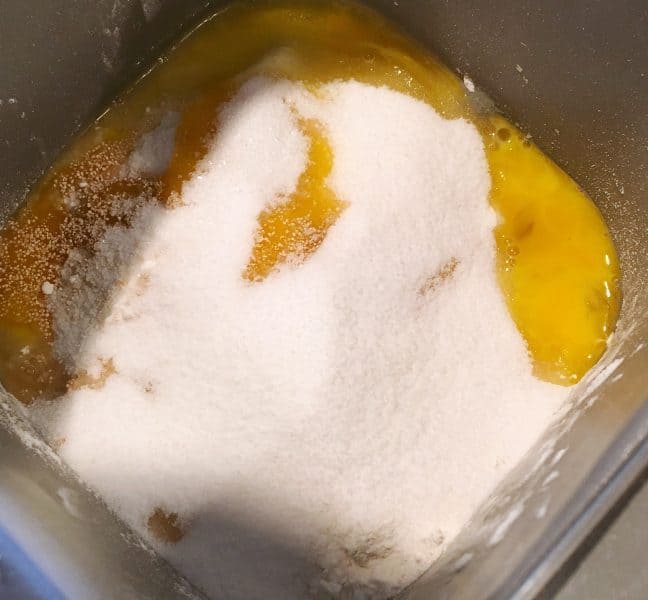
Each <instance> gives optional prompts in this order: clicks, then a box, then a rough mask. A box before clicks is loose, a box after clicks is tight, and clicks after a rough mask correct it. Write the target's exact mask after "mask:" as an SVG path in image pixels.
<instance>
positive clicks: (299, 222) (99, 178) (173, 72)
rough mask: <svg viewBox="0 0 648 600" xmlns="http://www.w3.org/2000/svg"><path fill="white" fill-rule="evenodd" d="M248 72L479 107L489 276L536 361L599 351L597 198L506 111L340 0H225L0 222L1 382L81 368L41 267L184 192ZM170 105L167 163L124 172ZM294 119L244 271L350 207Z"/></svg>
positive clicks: (295, 250) (317, 140) (43, 392)
mask: <svg viewBox="0 0 648 600" xmlns="http://www.w3.org/2000/svg"><path fill="white" fill-rule="evenodd" d="M255 74H262V75H265V76H268V77H281V78H287V79H291V80H294V81H300V82H302V83H303V84H304V85H306V86H307V87H308V89H310V90H311V91H312V92H313V93H318V90H319V88H320V86H321V85H323V84H326V83H327V82H330V81H333V80H336V79H356V80H358V81H361V82H364V83H368V84H372V85H384V86H388V87H390V88H392V89H394V90H396V91H399V92H402V93H405V94H409V95H410V96H413V97H415V98H418V99H420V100H422V101H424V102H426V103H428V104H429V105H430V106H432V107H433V108H434V109H435V110H437V111H438V112H439V113H440V114H441V115H443V116H444V117H446V118H459V117H461V118H465V119H467V120H469V121H471V122H473V123H474V124H475V126H476V127H477V129H478V130H479V131H480V132H481V135H482V137H483V140H484V147H485V151H486V156H487V159H488V163H489V167H490V174H491V178H492V189H491V195H490V202H491V205H492V207H493V209H494V210H495V211H496V213H497V215H498V217H499V223H498V225H497V227H496V229H495V232H494V236H495V241H496V248H497V265H498V267H497V269H498V277H499V281H500V285H501V289H502V293H503V295H504V297H505V299H506V302H507V305H508V308H509V311H510V314H511V317H512V318H513V320H514V322H515V324H516V326H517V327H518V329H519V331H520V333H521V335H522V337H523V338H524V340H525V342H526V344H527V347H528V351H529V354H530V357H531V360H532V362H533V365H534V370H535V373H536V375H537V376H538V377H539V378H541V379H544V380H546V381H551V382H554V383H558V384H563V385H570V384H573V383H575V382H576V381H578V380H579V379H580V378H581V377H582V376H583V375H584V373H585V372H587V370H588V369H589V368H590V367H591V366H592V365H594V363H595V362H596V361H597V360H598V358H599V357H600V356H601V354H602V352H603V351H604V350H605V347H606V342H607V338H608V336H609V335H610V333H611V332H612V331H613V329H614V325H615V322H616V318H617V315H618V310H619V303H620V295H619V287H618V281H619V267H618V262H617V258H616V253H615V250H614V246H613V244H612V241H611V239H610V236H609V233H608V231H607V228H606V226H605V223H604V221H603V219H602V217H601V215H600V214H599V212H598V210H597V209H596V207H595V205H594V204H593V202H592V201H591V200H590V199H589V198H588V197H587V196H586V195H585V194H584V193H583V192H582V190H580V189H579V188H578V186H577V185H576V184H575V183H574V182H573V181H572V180H571V179H570V178H569V177H568V176H567V175H566V174H565V173H564V172H563V171H562V170H560V168H559V167H558V166H556V165H555V164H554V163H553V162H551V161H550V160H549V159H548V158H547V157H546V156H545V155H544V154H542V153H541V152H540V150H539V149H538V148H537V147H535V146H534V145H533V144H532V143H530V142H529V140H528V139H526V138H525V136H523V135H522V134H521V133H520V132H519V131H518V130H517V129H515V128H514V127H513V126H512V125H511V124H510V123H508V122H507V121H506V120H505V119H504V118H502V117H500V116H495V115H483V114H481V113H479V112H478V111H477V110H475V109H474V108H473V107H472V105H471V101H470V98H469V96H468V95H467V94H466V92H465V90H464V87H463V85H462V84H461V82H460V81H459V79H458V78H457V77H456V76H455V75H454V74H453V73H452V72H451V71H450V70H449V69H447V68H446V67H444V66H443V65H442V64H441V63H440V62H439V61H438V60H437V59H435V58H434V57H432V56H430V55H429V54H428V53H426V52H425V51H424V50H422V49H421V48H419V47H418V46H417V45H416V44H414V43H413V42H411V41H410V40H408V39H407V38H406V37H404V36H402V35H401V34H399V33H398V32H397V31H396V30H395V29H394V28H393V27H392V26H390V25H389V23H387V22H386V21H384V20H383V19H382V18H380V17H379V16H377V15H376V14H374V13H372V12H370V11H368V10H365V9H363V8H360V7H358V6H356V5H348V6H347V5H344V4H342V3H338V2H331V3H329V2H322V3H306V2H304V1H303V0H302V2H299V1H274V2H270V1H267V2H266V1H261V2H255V3H238V4H233V5H232V6H230V7H229V8H228V9H226V10H225V11H222V12H220V13H218V14H217V15H216V16H214V17H212V18H211V19H209V20H207V21H205V22H204V23H203V24H202V25H201V26H199V27H198V28H197V29H196V30H195V31H194V32H193V33H192V34H191V35H189V36H187V37H186V38H185V39H184V40H183V41H182V42H181V43H180V44H179V45H178V46H177V47H176V48H174V49H173V50H172V51H170V53H169V54H168V55H167V56H166V57H165V59H164V60H163V61H162V63H161V64H159V65H157V66H156V67H155V69H153V70H152V71H151V72H150V73H149V74H148V75H147V76H146V77H144V78H143V79H141V80H140V81H139V82H138V83H137V84H136V85H135V86H134V87H133V88H132V89H131V90H130V91H129V92H128V93H127V94H125V95H124V97H122V98H121V99H120V100H119V101H118V102H116V103H114V104H113V106H112V107H111V108H110V109H109V110H108V111H107V112H106V113H105V114H104V116H102V117H101V119H100V120H99V121H97V122H96V123H95V124H94V125H93V127H92V128H90V129H89V130H88V131H87V132H86V133H84V134H83V135H82V136H80V137H79V138H78V139H77V140H76V141H75V143H74V144H72V146H71V147H70V149H69V150H68V151H67V152H66V153H65V154H64V155H63V156H62V157H61V158H60V159H59V160H58V161H57V162H56V163H55V164H54V165H53V166H52V168H51V169H50V171H49V173H48V174H47V175H46V176H45V177H44V178H43V179H42V181H41V182H40V183H39V184H38V185H37V186H36V187H35V188H34V189H33V191H32V192H31V193H30V195H29V197H28V198H27V200H26V202H25V203H24V205H23V207H22V208H21V210H20V211H19V212H17V213H16V215H14V217H13V218H12V219H10V220H9V222H8V224H7V225H6V226H5V228H4V229H3V230H2V231H0V298H1V300H0V381H2V383H3V385H4V386H5V387H6V388H7V390H8V391H9V392H11V393H13V394H14V395H15V396H16V397H17V398H19V399H20V400H21V401H23V402H26V403H29V402H31V401H32V400H34V399H37V398H52V397H56V396H57V395H60V394H61V393H62V392H64V391H65V389H68V388H70V386H71V385H72V386H74V385H81V384H82V383H83V382H84V381H85V380H84V379H83V374H82V373H68V372H65V371H64V370H63V368H62V367H61V365H60V364H59V362H58V360H57V358H56V356H55V353H54V352H53V347H52V343H53V338H54V332H53V331H52V327H53V325H52V318H51V314H50V312H49V305H48V295H47V293H46V290H48V289H49V288H46V287H44V286H43V284H44V282H47V283H48V284H52V285H54V286H56V284H57V282H58V280H59V277H60V270H61V268H62V266H63V264H64V263H65V260H66V259H67V257H68V256H69V254H70V251H71V250H72V249H82V250H83V251H86V252H92V248H93V245H94V244H95V243H96V241H97V240H98V239H100V238H101V235H102V234H103V232H104V231H105V229H106V228H107V227H108V226H110V225H111V224H115V223H123V224H125V225H127V224H128V220H129V214H130V212H129V207H130V208H132V207H133V206H136V204H137V203H138V202H141V200H142V197H145V198H148V199H149V200H150V201H159V202H161V203H162V204H163V205H164V206H166V207H168V208H169V210H173V208H174V207H175V206H178V205H179V204H182V186H183V183H184V182H185V181H186V180H187V179H188V178H190V177H191V176H192V175H193V173H194V172H195V170H196V169H197V168H199V163H200V161H201V160H202V158H203V157H204V156H205V154H206V153H207V150H208V148H209V145H210V143H211V141H212V139H213V138H214V137H215V136H217V135H218V111H219V108H220V106H222V105H223V104H224V103H225V102H227V100H228V99H229V98H230V97H231V96H232V95H233V94H234V93H235V92H236V90H237V89H238V87H240V85H241V84H242V83H243V82H244V81H245V79H247V78H249V77H251V76H253V75H255ZM169 110H174V111H177V112H179V113H180V122H179V124H178V126H177V129H176V133H175V142H174V150H173V155H172V157H171V160H170V162H169V164H168V166H167V168H166V171H165V172H164V173H163V174H161V175H160V176H159V177H151V178H148V179H147V178H138V179H130V178H129V177H128V176H125V175H124V174H123V173H124V170H123V169H122V168H121V167H122V166H123V165H124V163H125V162H126V160H127V158H128V155H129V154H130V152H131V151H132V149H133V148H134V147H135V143H136V141H137V139H138V138H139V137H140V136H141V135H142V134H143V133H145V132H146V131H148V130H150V129H152V128H153V127H155V126H156V125H157V123H159V121H160V118H161V115H162V114H164V113H165V112H167V111H169ZM296 118H297V119H298V121H299V124H300V128H301V130H302V132H303V134H304V136H305V138H306V140H307V142H308V144H309V151H308V158H307V163H306V166H305V169H304V171H303V173H302V174H301V176H300V177H299V180H298V182H297V185H296V188H295V190H294V192H293V193H291V194H290V195H288V196H287V197H285V198H268V204H267V206H266V208H265V209H264V210H263V211H261V213H260V214H259V215H258V219H257V231H256V235H255V242H254V245H253V247H252V248H251V249H250V257H249V260H248V263H247V265H246V267H245V269H244V270H243V272H242V273H241V277H242V279H243V280H244V281H246V282H248V283H249V284H250V285H263V280H264V279H266V278H267V277H269V276H272V273H273V272H274V271H276V270H277V269H279V268H280V267H281V266H282V265H283V264H285V263H290V264H292V265H299V263H300V262H303V261H305V260H307V259H308V257H309V256H310V255H311V254H312V253H313V252H316V251H317V248H318V247H319V245H320V244H321V243H322V242H323V241H324V240H325V238H326V234H327V231H328V230H329V228H330V227H331V226H332V225H333V224H334V223H335V221H336V220H337V219H338V217H339V216H340V215H341V214H342V213H343V211H344V208H345V206H346V205H345V201H344V198H337V197H336V195H335V194H334V193H333V191H332V190H331V189H330V188H329V186H328V184H327V178H328V176H329V174H330V172H331V169H332V167H333V164H334V160H335V156H334V153H333V150H332V148H331V146H330V144H329V142H328V140H327V138H326V132H325V131H324V130H323V128H322V127H321V125H320V124H318V123H317V122H316V121H312V120H307V119H301V118H299V116H298V115H297V116H296ZM430 168H433V165H430ZM451 275H452V274H451V272H449V275H448V276H449V277H450V276H451ZM75 382H76V383H75ZM79 382H81V383H79Z"/></svg>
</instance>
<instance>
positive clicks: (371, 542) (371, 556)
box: [343, 536, 393, 569]
mask: <svg viewBox="0 0 648 600" xmlns="http://www.w3.org/2000/svg"><path fill="white" fill-rule="evenodd" d="M392 549H393V548H392V546H391V545H389V544H386V543H385V542H384V540H382V539H380V538H379V537H374V536H369V537H368V538H367V539H366V540H364V541H362V542H361V543H359V544H358V545H357V546H355V547H353V548H344V549H343V552H344V554H345V556H346V559H347V562H348V564H349V565H355V566H357V567H360V568H362V569H364V568H366V567H367V566H369V563H371V562H373V561H376V560H384V559H386V558H387V557H388V556H389V555H390V554H391V553H392Z"/></svg>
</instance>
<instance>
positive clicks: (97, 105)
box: [0, 0, 648, 600]
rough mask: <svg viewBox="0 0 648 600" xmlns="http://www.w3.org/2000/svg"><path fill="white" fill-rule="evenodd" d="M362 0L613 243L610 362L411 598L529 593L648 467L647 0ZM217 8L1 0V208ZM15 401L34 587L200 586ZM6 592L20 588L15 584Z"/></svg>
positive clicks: (3, 516) (24, 541)
mask: <svg viewBox="0 0 648 600" xmlns="http://www.w3.org/2000/svg"><path fill="white" fill-rule="evenodd" d="M368 3H369V4H372V5H375V6H376V7H378V8H379V9H381V10H382V11H384V12H385V13H386V14H387V15H388V16H389V17H390V18H392V19H394V20H395V21H396V22H397V23H399V24H400V25H401V26H402V27H403V28H404V29H405V30H407V31H409V32H411V33H412V34H413V35H414V36H416V37H417V38H418V39H420V40H421V42H422V43H424V44H426V45H428V46H429V47H430V48H432V49H433V50H434V51H436V52H437V53H439V54H440V55H441V56H442V57H443V58H445V60H446V61H447V62H448V63H449V64H450V65H452V66H453V67H455V68H456V69H457V70H458V71H459V72H460V73H462V74H463V73H468V74H469V75H470V76H471V78H472V79H473V80H474V81H475V83H476V84H477V85H478V86H480V87H481V88H482V89H483V90H484V91H485V92H486V93H487V94H488V95H489V96H490V97H491V98H493V99H494V101H495V102H496V104H497V105H498V106H499V107H500V108H501V109H502V110H503V111H504V112H505V113H506V114H507V115H509V116H511V117H513V118H514V119H515V120H517V121H518V122H519V123H520V124H521V126H522V127H523V129H525V130H526V131H527V132H529V133H531V134H532V135H533V136H534V139H535V140H536V142H537V143H538V144H539V145H540V146H541V147H542V148H543V149H545V150H546V151H547V152H548V154H549V155H550V156H552V157H553V158H554V159H555V160H556V161H557V162H558V163H559V164H561V165H562V166H563V167H564V168H565V169H566V170H567V171H568V172H569V173H570V174H571V175H572V176H573V177H574V178H575V179H576V180H577V181H578V183H579V184H580V185H581V186H582V187H583V188H585V189H586V190H587V191H588V192H589V193H590V195H591V196H592V197H593V198H594V199H595V201H596V202H597V204H598V205H599V206H600V208H601V210H602V212H603V214H604V216H605V217H606V219H607V221H608V224H609V226H610V229H611V231H612V234H613V236H614V239H615V242H616V244H617V248H618V250H619V254H620V258H621V263H622V269H623V291H624V305H623V309H622V317H621V321H620V323H619V329H618V333H617V335H616V337H615V341H614V342H613V344H612V347H611V349H610V352H609V353H608V356H607V357H606V359H605V360H604V362H603V364H602V367H603V368H604V369H607V371H605V370H604V371H603V372H602V373H599V375H598V379H596V377H597V374H596V373H594V374H593V375H592V376H591V377H589V378H588V381H584V382H582V384H581V385H580V386H579V388H578V390H577V391H576V394H575V399H574V403H575V404H574V408H573V410H572V411H571V412H570V414H568V415H567V416H566V417H565V419H563V422H562V423H561V424H558V425H557V426H556V428H555V430H554V431H553V432H551V433H550V435H549V436H548V438H547V440H545V441H544V443H540V444H539V446H538V448H537V451H536V452H535V453H534V454H533V455H532V456H530V457H529V460H528V461H527V462H526V463H525V464H524V465H521V467H520V468H519V470H518V471H517V473H515V474H514V475H513V476H512V477H511V478H510V479H509V480H508V481H507V482H506V483H505V484H504V485H503V486H502V489H501V490H500V492H499V493H498V494H497V496H496V498H494V499H493V501H492V502H490V503H489V504H488V505H487V506H485V507H484V510H483V511H482V512H481V513H480V515H479V516H478V517H477V518H476V519H475V522H474V523H473V524H472V526H471V527H469V528H468V529H467V530H466V532H465V533H464V534H463V535H462V536H461V539H459V540H457V542H456V543H455V544H454V546H453V547H452V548H451V549H450V551H449V552H448V554H447V556H446V557H445V558H444V559H443V560H442V561H441V563H440V564H438V565H437V566H436V567H435V568H434V569H433V570H431V571H430V572H429V573H428V574H426V575H425V576H423V577H422V578H421V579H420V580H419V581H418V582H416V583H415V584H414V585H413V586H412V587H411V588H410V589H409V590H407V591H406V592H405V593H404V594H403V597H404V598H411V599H412V600H418V599H426V600H427V599H429V598H431V597H435V598H436V597H452V598H489V597H490V598H527V597H532V596H534V595H535V594H537V593H538V592H539V591H540V590H542V588H543V587H545V586H546V585H547V584H548V583H549V582H550V581H551V579H552V578H553V577H554V576H555V575H556V573H557V572H558V571H559V569H560V567H561V565H562V564H564V562H565V561H566V560H567V558H568V557H569V556H570V555H571V554H572V553H573V552H574V551H575V550H576V549H577V548H578V546H579V544H580V543H581V542H582V541H583V539H585V537H586V536H587V534H588V533H589V532H590V531H591V530H592V529H593V528H594V527H595V526H596V524H597V523H598V522H599V521H600V520H601V519H602V518H603V517H604V516H605V515H606V514H607V513H608V511H609V510H610V509H611V507H612V506H613V505H614V504H615V502H616V501H617V500H618V499H619V498H620V497H621V496H622V495H623V493H624V492H625V490H626V489H627V488H628V487H629V486H630V485H631V484H632V482H633V481H634V480H635V479H636V478H637V477H638V475H639V474H640V473H641V472H642V470H643V469H644V468H645V467H646V465H647V464H648V441H647V440H648V405H647V404H646V399H647V398H648V347H646V346H643V347H641V344H646V342H647V341H648V319H647V316H646V315H647V314H648V294H646V283H647V282H648V252H647V248H648V110H646V104H645V99H646V98H648V44H646V42H645V31H647V30H648V6H647V5H646V3H645V2H644V1H643V0H622V1H621V2H616V3H608V2H586V1H585V0H577V1H576V2H572V3H564V2H560V1H559V0H545V1H544V2H542V3H537V2H532V1H531V0H523V1H521V2H516V3H515V2H510V1H504V0H487V1H484V2H480V3H472V2H467V1H459V0H458V1H456V2H449V1H447V0H429V1H425V2H424V1H422V0H399V2H393V1H391V0H375V1H373V2H368ZM219 4H222V3H215V2H212V3H210V4H209V5H208V4H207V3H205V2H200V1H197V0H196V1H188V0H187V1H182V0H165V1H161V2H157V1H152V0H142V1H141V2H135V1H134V0H121V1H116V0H115V1H113V0H110V1H108V0H61V1H60V2H57V3H47V2H33V3H23V2H18V1H17V0H4V2H2V3H0V98H2V99H3V100H4V102H3V103H2V104H1V105H0V169H1V172H0V213H1V212H2V209H3V208H4V214H6V213H7V212H8V211H9V210H10V209H11V207H13V206H15V205H16V203H17V202H19V201H20V199H21V198H22V197H23V195H24V191H25V189H26V188H27V187H28V186H29V185H30V184H31V183H32V182H33V181H34V179H35V178H37V177H38V175H39V174H40V173H41V172H42V171H43V169H44V168H46V166H47V165H48V164H49V163H50V162H51V161H52V159H53V158H54V157H55V156H56V154H57V153H58V152H59V151H60V149H61V148H62V147H64V146H65V144H66V143H68V141H69V140H70V138H71V137H72V136H73V135H74V133H76V132H78V131H79V129H80V128H82V127H83V126H85V125H86V124H88V123H90V122H91V121H92V119H93V118H94V117H96V116H97V115H98V114H99V113H100V111H101V110H102V107H103V106H105V103H106V102H107V101H108V100H109V99H110V98H111V97H112V96H113V95H114V94H115V93H116V92H117V91H118V90H119V89H121V88H123V87H124V86H125V85H126V84H127V83H128V82H129V81H131V80H132V79H133V77H135V76H136V75H137V74H138V73H141V72H143V70H144V69H145V68H146V65H148V64H150V63H151V61H152V60H153V59H154V57H155V56H156V54H157V53H158V52H159V50H160V48H162V47H164V46H165V45H167V44H168V43H169V42H170V41H171V40H172V39H174V38H175V37H177V35H178V34H179V32H181V31H184V30H186V29H187V28H188V27H189V26H190V25H191V24H192V23H195V22H196V20H197V19H198V18H199V17H200V15H201V14H206V12H207V11H209V10H213V9H215V8H216V7H217V6H218V5H219ZM517 66H519V67H520V68H521V69H522V71H521V72H520V70H519V69H518V68H517ZM9 98H12V99H15V102H11V103H9V102H8V99H9ZM606 365H607V366H606ZM606 374H608V375H609V377H607V379H606V380H605V381H603V382H602V384H601V385H600V386H598V387H597V386H595V385H594V384H595V383H597V382H599V381H602V380H603V379H604V378H605V377H604V376H605V375H606ZM593 379H595V381H593ZM578 397H580V398H583V399H584V401H583V402H580V403H578ZM594 397H595V398H594ZM15 414H16V411H15V409H14V408H9V407H8V405H7V404H5V405H0V528H2V530H3V531H4V534H5V535H4V538H2V534H3V531H2V530H0V539H4V540H5V545H6V547H9V544H10V543H11V545H12V547H14V548H18V549H21V550H22V551H23V553H24V556H26V557H28V559H29V561H31V563H32V565H31V566H32V567H33V568H34V569H35V571H38V572H40V573H41V574H42V576H43V580H42V582H41V583H42V584H43V585H50V586H53V587H52V589H56V590H58V591H59V592H60V593H61V594H62V595H64V596H68V597H72V598H84V599H85V598H93V597H94V598H176V597H183V595H184V594H185V593H189V592H187V591H186V590H187V589H188V588H187V587H186V584H184V583H183V582H182V581H181V580H179V579H178V578H177V576H176V575H175V574H174V573H173V571H172V570H171V569H170V568H169V567H168V565H166V564H165V563H164V562H163V561H161V560H160V559H158V558H156V557H154V556H153V555H151V554H150V553H148V552H147V550H146V549H144V548H143V547H142V546H140V545H139V544H138V543H137V542H136V541H135V540H134V538H133V537H132V536H131V534H129V533H128V532H127V531H126V530H125V528H124V527H123V526H122V525H121V524H120V523H119V522H117V520H116V519H114V517H112V516H111V515H110V514H109V513H108V512H107V511H106V509H105V507H103V505H102V504H101V503H100V502H99V501H97V500H96V499H94V498H93V497H92V496H91V495H90V494H88V493H87V492H85V491H84V490H83V488H82V487H81V486H80V485H79V484H78V483H76V482H75V481H74V479H73V478H72V477H70V476H69V474H66V473H65V471H64V469H61V468H60V467H59V466H57V465H56V464H54V463H52V461H51V459H47V458H44V456H43V455H42V454H39V453H37V452H34V451H33V450H30V449H27V448H26V447H25V446H24V445H23V444H22V443H21V441H20V440H19V438H17V437H16V436H15V435H14V434H13V433H11V431H12V430H15V419H16V417H15ZM563 449H565V452H564V453H563V452H562V450H563ZM541 459H542V460H541ZM534 467H537V469H536V468H534ZM554 473H557V475H554ZM61 489H69V490H72V492H63V495H64V497H65V498H67V500H65V498H62V497H61V492H60V490H61ZM66 494H67V495H66ZM72 497H73V498H74V506H75V507H76V509H75V508H70V506H71V505H70V502H71V500H70V498H72ZM77 509H78V511H77ZM79 515H81V517H80V516H79ZM503 525H508V527H504V526H503ZM500 538H501V539H500ZM494 542H496V543H494ZM1 568H2V563H1V562H0V569H1ZM10 579H11V578H9V580H10ZM0 581H3V580H2V579H0ZM10 583H11V582H10ZM0 585H2V584H0ZM183 586H184V587H183ZM16 589H17V588H15V589H14V591H15V590H16ZM183 590H185V591H183ZM0 591H2V592H3V593H2V594H0V596H2V597H3V598H4V597H7V598H11V597H12V595H11V594H12V593H13V592H12V591H11V589H10V588H9V587H7V586H5V589H4V590H3V588H1V587H0ZM5 592H6V593H5ZM16 593H17V592H16ZM13 597H20V596H16V595H14V596H13ZM27 597H28V596H27Z"/></svg>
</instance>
